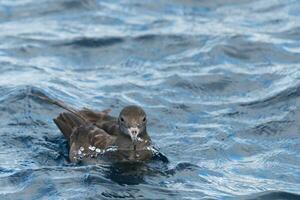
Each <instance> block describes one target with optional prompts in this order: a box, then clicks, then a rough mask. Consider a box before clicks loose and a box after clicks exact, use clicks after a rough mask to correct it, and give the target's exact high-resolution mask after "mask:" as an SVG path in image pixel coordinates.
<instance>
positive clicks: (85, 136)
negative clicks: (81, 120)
mask: <svg viewBox="0 0 300 200" xmlns="http://www.w3.org/2000/svg"><path fill="white" fill-rule="evenodd" d="M115 139H116V138H115V137H114V136H111V135H109V134H107V132H105V131H104V130H103V129H101V128H99V127H97V126H95V125H93V124H91V123H90V124H86V125H83V126H80V127H78V128H76V129H75V130H74V132H73V133H72V136H71V141H70V144H76V145H75V146H83V147H85V148H88V147H90V146H92V147H95V148H99V149H105V148H107V147H108V146H111V145H113V144H114V142H115Z"/></svg>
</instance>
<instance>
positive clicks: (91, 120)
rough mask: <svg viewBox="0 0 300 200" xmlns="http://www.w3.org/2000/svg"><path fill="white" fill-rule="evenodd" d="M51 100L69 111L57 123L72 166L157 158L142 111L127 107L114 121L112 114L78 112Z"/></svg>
mask: <svg viewBox="0 0 300 200" xmlns="http://www.w3.org/2000/svg"><path fill="white" fill-rule="evenodd" d="M43 98H44V99H45V97H43ZM47 100H48V101H50V102H51V103H54V104H56V105H58V106H60V107H62V108H64V109H66V110H67V111H68V112H63V113H61V114H59V116H58V117H56V118H55V119H53V120H54V122H55V124H56V125H57V127H58V128H59V129H60V131H61V132H62V133H63V135H64V137H65V138H66V139H67V140H68V142H69V146H70V150H69V158H70V161H71V162H74V163H78V162H82V163H87V164H89V163H99V162H101V161H112V162H122V161H148V160H151V158H152V157H153V156H154V153H155V151H154V150H155V149H154V148H153V146H152V144H151V138H150V137H149V135H148V133H147V116H146V113H145V111H144V110H143V109H142V108H141V107H139V106H135V105H131V106H126V107H125V108H123V109H122V111H121V112H120V114H119V116H118V117H113V116H111V115H109V112H110V110H104V111H101V112H96V111H92V110H90V109H87V108H84V109H82V110H79V111H77V110H75V109H73V108H70V107H68V106H66V105H64V104H63V103H62V102H58V101H54V100H51V99H48V98H47Z"/></svg>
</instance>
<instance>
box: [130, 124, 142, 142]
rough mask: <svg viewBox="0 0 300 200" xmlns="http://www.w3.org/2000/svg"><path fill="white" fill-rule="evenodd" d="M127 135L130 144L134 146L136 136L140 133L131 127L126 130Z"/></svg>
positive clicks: (137, 129) (136, 139)
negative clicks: (130, 141)
mask: <svg viewBox="0 0 300 200" xmlns="http://www.w3.org/2000/svg"><path fill="white" fill-rule="evenodd" d="M128 133H129V135H130V138H131V140H132V142H133V143H134V144H135V143H136V142H137V141H138V135H139V133H140V129H139V128H137V127H131V128H129V129H128Z"/></svg>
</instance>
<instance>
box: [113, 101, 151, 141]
mask: <svg viewBox="0 0 300 200" xmlns="http://www.w3.org/2000/svg"><path fill="white" fill-rule="evenodd" d="M118 124H119V127H120V131H121V132H122V133H123V134H125V135H128V136H129V137H130V138H131V140H132V142H133V143H134V144H135V143H136V142H137V141H138V140H139V138H140V136H141V135H142V134H144V133H145V132H146V124H147V117H146V113H145V111H144V110H143V109H142V108H141V107H139V106H126V107H125V108H123V110H122V111H121V112H120V115H119V118H118Z"/></svg>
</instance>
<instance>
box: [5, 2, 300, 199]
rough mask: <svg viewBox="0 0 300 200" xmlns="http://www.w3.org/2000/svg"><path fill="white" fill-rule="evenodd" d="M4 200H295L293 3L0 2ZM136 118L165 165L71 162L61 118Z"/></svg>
mask: <svg viewBox="0 0 300 200" xmlns="http://www.w3.org/2000/svg"><path fill="white" fill-rule="evenodd" d="M0 91H1V96H0V124H1V126H0V137H1V139H0V199H53V200H54V199H55V200H56V199H272V200H275V199H300V196H299V195H300V137H299V136H300V1H299V0H295V1H292V0H261V1H258V0H252V1H250V0H216V1H210V0H201V1H200V0H199V1H196V0H194V1H193V0H187V1H178V0H174V1H167V0H165V1H164V0H159V1H111V0H109V1H97V0H81V1H80V0H39V1H33V0H23V1H11V0H0ZM37 93H43V94H45V95H47V96H49V97H51V98H53V99H59V100H63V101H65V102H66V103H67V104H69V105H71V106H74V107H77V108H80V107H89V108H94V109H98V110H101V109H106V108H112V109H113V114H115V115H116V114H118V112H119V111H120V109H121V108H122V107H123V106H125V105H128V104H137V105H140V106H142V107H143V108H145V110H146V112H147V113H148V115H149V120H150V123H149V132H150V135H151V136H152V139H153V140H154V141H155V143H156V144H157V145H158V146H159V147H160V149H161V151H162V152H163V153H165V154H166V155H167V157H168V158H169V160H170V162H169V163H168V164H165V163H162V162H159V161H154V162H152V163H149V164H146V165H140V166H139V165H129V166H112V165H104V166H100V165H96V166H76V165H72V164H70V163H69V162H68V159H67V156H68V151H67V143H66V141H65V140H64V138H63V137H62V135H61V133H60V132H59V131H58V129H57V128H56V127H55V125H54V124H53V122H52V118H53V117H55V116H56V115H57V114H58V113H59V112H61V109H59V108H57V107H56V106H53V105H50V104H48V103H46V102H43V101H40V100H37V99H35V98H33V97H32V95H34V94H37Z"/></svg>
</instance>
